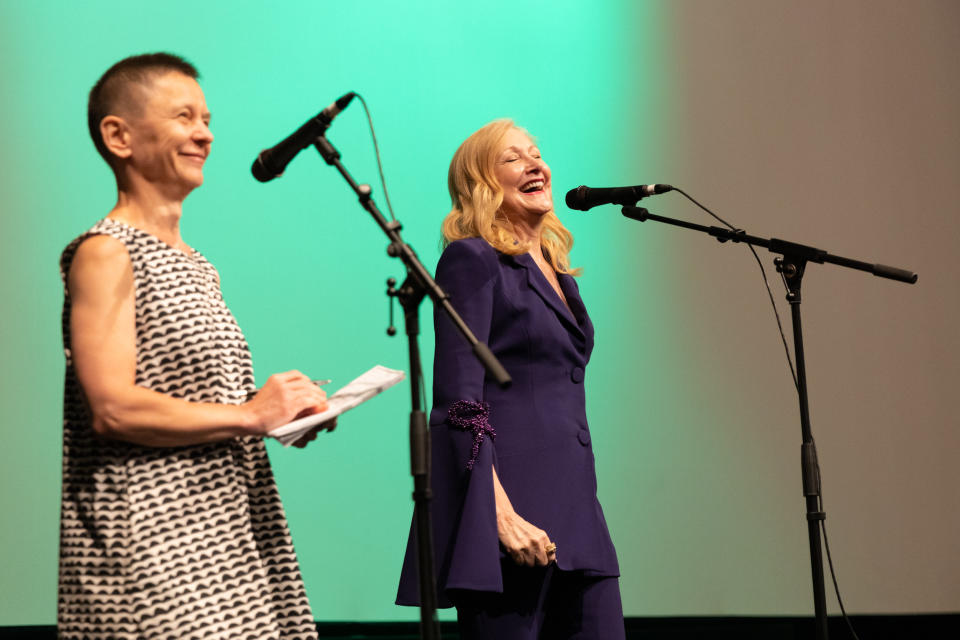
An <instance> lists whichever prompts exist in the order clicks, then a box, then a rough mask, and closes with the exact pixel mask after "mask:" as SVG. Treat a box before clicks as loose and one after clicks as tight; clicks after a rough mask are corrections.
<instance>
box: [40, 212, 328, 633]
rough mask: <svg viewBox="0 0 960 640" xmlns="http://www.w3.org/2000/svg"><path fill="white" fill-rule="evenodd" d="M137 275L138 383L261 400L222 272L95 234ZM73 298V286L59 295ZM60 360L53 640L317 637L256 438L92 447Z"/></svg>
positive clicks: (134, 236) (79, 399)
mask: <svg viewBox="0 0 960 640" xmlns="http://www.w3.org/2000/svg"><path fill="white" fill-rule="evenodd" d="M98 234H103V235H109V236H111V237H114V238H116V239H118V240H120V241H121V242H123V244H124V245H125V246H126V248H127V251H128V252H129V255H130V261H131V263H132V265H133V275H134V282H135V308H136V344H137V367H136V384H137V385H138V386H141V387H145V388H148V389H153V390H155V391H159V392H161V393H165V394H168V395H170V396H173V397H176V398H182V399H184V400H188V401H192V402H213V403H222V404H240V403H242V402H244V401H245V399H246V395H247V392H248V391H251V390H253V389H255V383H254V377H253V368H252V365H251V360H250V352H249V349H248V347H247V343H246V340H245V338H244V336H243V334H242V333H241V331H240V329H239V327H238V326H237V323H236V321H235V320H234V318H233V315H232V314H231V313H230V310H229V309H227V306H226V305H225V304H224V301H223V297H222V295H221V292H220V280H219V276H218V274H217V271H216V269H214V267H213V265H211V264H210V263H209V262H207V260H206V259H205V258H204V257H203V256H201V255H200V254H199V253H197V252H193V253H192V254H189V255H188V254H186V253H183V252H181V251H178V250H176V249H174V248H172V247H170V246H169V245H167V244H165V243H164V242H162V241H161V240H160V239H159V238H156V237H155V236H153V235H150V234H149V233H146V232H144V231H142V230H139V229H136V228H134V227H131V226H128V225H126V224H124V223H121V222H118V221H115V220H111V219H104V220H101V221H100V222H99V223H97V224H96V225H95V226H94V227H93V228H92V229H90V230H89V231H88V232H86V233H85V234H83V235H81V236H80V237H78V238H77V239H76V240H74V241H73V242H72V243H70V245H69V246H67V248H66V249H65V250H64V252H63V255H62V256H61V260H60V269H61V276H62V277H63V280H64V284H65V285H66V281H67V280H66V279H67V274H68V272H69V269H70V264H71V262H72V261H73V257H74V255H75V253H76V250H77V248H78V247H79V246H80V243H81V242H83V240H85V239H86V238H88V237H90V236H91V235H98ZM65 289H66V287H65ZM63 337H64V352H65V355H66V361H67V362H66V381H65V388H64V410H63V413H64V419H63V495H62V502H61V520H60V581H59V598H58V616H57V622H58V631H59V634H60V637H61V638H124V639H140V638H176V639H185V638H202V639H204V640H210V639H221V638H222V639H226V638H231V639H233V638H249V639H251V640H253V639H256V640H262V639H264V638H297V639H300V638H303V639H306V638H316V637H317V635H316V630H315V626H314V621H313V615H312V613H311V611H310V605H309V603H308V602H307V597H306V592H305V591H304V587H303V581H302V579H301V577H300V570H299V566H298V564H297V558H296V555H295V553H294V550H293V544H292V542H291V540H290V532H289V530H288V528H287V521H286V516H285V514H284V512H283V506H282V504H281V502H280V496H279V494H278V492H277V487H276V484H275V483H274V479H273V473H272V472H271V470H270V463H269V460H268V459H267V453H266V448H265V447H264V444H263V441H262V440H261V439H259V438H233V439H230V440H226V441H222V442H217V443H212V444H203V445H192V446H181V447H170V448H155V447H145V446H140V445H135V444H131V443H127V442H122V441H118V440H108V439H104V438H100V437H98V436H96V435H95V434H94V432H93V430H92V428H91V413H90V409H89V406H88V404H87V401H86V397H85V395H84V393H83V390H82V388H81V387H80V385H79V383H78V381H77V377H76V373H75V371H74V367H73V360H72V356H71V353H70V296H69V293H68V292H65V297H64V305H63Z"/></svg>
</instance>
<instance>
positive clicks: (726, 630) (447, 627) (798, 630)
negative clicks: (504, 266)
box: [0, 613, 960, 640]
mask: <svg viewBox="0 0 960 640" xmlns="http://www.w3.org/2000/svg"><path fill="white" fill-rule="evenodd" d="M851 622H852V624H853V628H854V630H855V631H856V632H857V635H858V636H859V638H860V640H934V639H936V640H953V639H954V638H957V639H960V613H958V614H930V615H900V616H897V615H885V616H853V617H852V619H851ZM829 623H830V638H831V640H850V639H852V638H853V635H851V633H850V631H849V629H848V627H847V624H846V623H845V622H844V620H843V619H842V618H833V617H831V618H830V621H829ZM625 625H626V629H627V639H628V640H701V639H702V638H710V639H711V640H808V639H809V640H813V638H814V626H813V618H806V617H765V618H758V617H725V618H699V617H698V618H692V617H684V618H627V619H626V621H625ZM317 630H318V631H319V634H320V637H321V638H323V639H324V640H416V639H417V638H419V637H420V634H419V632H418V625H417V624H416V623H411V622H320V623H317ZM441 633H442V635H443V640H456V638H458V635H457V625H456V623H455V622H444V623H441ZM56 637H57V632H56V628H55V627H53V626H32V627H0V638H4V639H6V638H10V639H11V640H12V639H20V638H23V639H24V640H53V639H54V638H56ZM546 640H549V639H546Z"/></svg>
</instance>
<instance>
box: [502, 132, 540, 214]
mask: <svg viewBox="0 0 960 640" xmlns="http://www.w3.org/2000/svg"><path fill="white" fill-rule="evenodd" d="M494 175H495V176H496V178H497V182H499V183H500V187H501V188H502V189H503V204H501V205H500V210H501V211H502V212H503V213H504V214H505V215H506V216H507V218H509V219H510V220H516V219H517V218H520V219H527V220H529V219H530V218H540V217H542V216H543V215H545V214H547V213H549V212H550V211H553V192H552V191H551V184H550V167H548V166H547V164H546V163H545V162H544V161H543V159H542V158H541V157H540V150H539V149H537V146H536V145H535V144H534V143H533V140H531V139H530V137H529V136H528V135H527V134H526V133H524V132H523V131H521V130H520V129H510V130H509V131H507V133H506V135H504V137H503V140H502V141H501V143H500V151H499V152H498V153H497V155H496V158H495V164H494Z"/></svg>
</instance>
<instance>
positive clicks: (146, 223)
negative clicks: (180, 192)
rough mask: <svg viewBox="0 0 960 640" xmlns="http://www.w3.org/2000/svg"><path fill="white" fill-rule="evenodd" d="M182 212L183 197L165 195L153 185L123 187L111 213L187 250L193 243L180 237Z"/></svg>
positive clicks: (176, 246)
mask: <svg viewBox="0 0 960 640" xmlns="http://www.w3.org/2000/svg"><path fill="white" fill-rule="evenodd" d="M182 213H183V200H176V199H175V200H171V199H169V198H164V197H163V196H162V195H161V194H160V193H158V192H157V191H156V190H152V189H147V190H140V191H131V190H123V189H121V190H120V191H119V193H118V195H117V204H116V205H115V206H114V208H113V210H111V211H110V213H109V215H108V216H107V217H108V218H112V219H114V220H119V221H120V222H124V223H126V224H129V225H130V226H132V227H136V228H138V229H141V230H143V231H146V232H147V233H149V234H151V235H154V236H156V237H157V238H159V239H160V240H162V241H163V242H165V243H167V244H168V245H170V246H171V247H174V248H175V249H179V250H181V251H187V250H188V249H189V247H187V245H186V243H184V242H183V239H182V238H181V237H180V216H181V215H182Z"/></svg>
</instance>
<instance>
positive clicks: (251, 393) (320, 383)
mask: <svg viewBox="0 0 960 640" xmlns="http://www.w3.org/2000/svg"><path fill="white" fill-rule="evenodd" d="M310 382H312V383H313V384H315V385H317V386H318V387H322V386H323V385H325V384H330V383H331V382H333V380H311V381H310ZM257 391H260V389H254V390H253V391H247V400H248V401H249V400H251V399H253V396H255V395H257Z"/></svg>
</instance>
